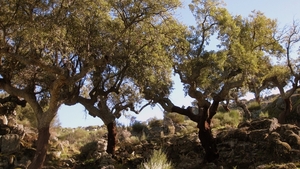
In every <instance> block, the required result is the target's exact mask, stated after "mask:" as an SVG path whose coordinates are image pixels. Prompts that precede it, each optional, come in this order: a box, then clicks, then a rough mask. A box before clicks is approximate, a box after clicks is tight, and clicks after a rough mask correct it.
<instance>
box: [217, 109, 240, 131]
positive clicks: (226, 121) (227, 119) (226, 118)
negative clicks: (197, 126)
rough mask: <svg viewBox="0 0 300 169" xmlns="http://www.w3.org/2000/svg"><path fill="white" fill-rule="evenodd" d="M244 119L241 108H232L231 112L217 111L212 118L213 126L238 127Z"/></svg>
mask: <svg viewBox="0 0 300 169" xmlns="http://www.w3.org/2000/svg"><path fill="white" fill-rule="evenodd" d="M241 120H242V118H241V115H240V112H239V110H231V111H230V112H225V113H223V112H217V114H216V115H215V116H214V117H213V119H212V125H213V128H222V127H227V126H231V127H236V126H237V125H238V124H239V123H240V121H241Z"/></svg>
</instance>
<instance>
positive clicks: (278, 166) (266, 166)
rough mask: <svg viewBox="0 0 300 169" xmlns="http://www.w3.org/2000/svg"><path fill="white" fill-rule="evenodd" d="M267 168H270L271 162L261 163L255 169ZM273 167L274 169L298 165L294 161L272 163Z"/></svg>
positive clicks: (295, 167)
mask: <svg viewBox="0 0 300 169" xmlns="http://www.w3.org/2000/svg"><path fill="white" fill-rule="evenodd" d="M265 168H270V164H263V165H259V166H257V167H256V168H255V169H265ZM272 168H274V169H297V166H296V165H295V164H294V163H287V164H272Z"/></svg>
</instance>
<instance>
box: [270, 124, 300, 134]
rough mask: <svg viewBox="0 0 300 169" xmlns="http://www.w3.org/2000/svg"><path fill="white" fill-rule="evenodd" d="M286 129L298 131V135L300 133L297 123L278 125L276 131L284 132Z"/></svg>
mask: <svg viewBox="0 0 300 169" xmlns="http://www.w3.org/2000/svg"><path fill="white" fill-rule="evenodd" d="M286 130H291V131H293V132H294V133H297V134H298V135H300V128H299V127H298V126H296V125H293V124H282V125H281V126H280V127H278V128H277V129H276V132H278V133H280V134H284V132H285V131H286Z"/></svg>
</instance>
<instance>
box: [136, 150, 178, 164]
mask: <svg viewBox="0 0 300 169" xmlns="http://www.w3.org/2000/svg"><path fill="white" fill-rule="evenodd" d="M172 168H173V166H172V163H171V162H169V161H168V158H167V155H166V154H165V153H164V152H163V151H162V150H161V149H159V150H154V151H153V154H152V155H151V157H150V159H149V160H148V161H146V162H144V163H142V164H141V165H140V166H139V167H138V169H172Z"/></svg>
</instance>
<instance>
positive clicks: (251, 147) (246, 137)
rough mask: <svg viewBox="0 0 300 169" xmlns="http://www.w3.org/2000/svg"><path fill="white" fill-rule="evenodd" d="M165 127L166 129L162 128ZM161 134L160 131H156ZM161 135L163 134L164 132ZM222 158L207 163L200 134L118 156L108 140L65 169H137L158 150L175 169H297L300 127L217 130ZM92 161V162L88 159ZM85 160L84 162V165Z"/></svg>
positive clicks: (263, 123) (269, 123)
mask: <svg viewBox="0 0 300 169" xmlns="http://www.w3.org/2000/svg"><path fill="white" fill-rule="evenodd" d="M161 128H163V127H161ZM152 132H153V133H160V132H159V131H158V129H156V130H155V131H152ZM161 132H163V131H162V130H161ZM214 132H215V134H216V140H217V143H218V149H219V152H220V158H219V160H218V161H216V162H215V163H204V161H203V157H204V150H203V148H202V147H201V143H200V142H199V139H198V136H197V133H191V134H189V135H176V134H172V135H167V136H158V135H156V136H155V135H153V134H151V131H150V134H149V136H148V137H147V139H145V140H142V141H140V142H135V143H133V144H130V145H129V144H127V145H126V144H125V145H124V147H119V148H118V151H117V154H116V156H115V157H111V156H110V155H108V154H106V153H105V150H104V149H103V147H104V146H105V144H106V143H105V141H98V142H94V143H91V144H93V145H92V146H87V147H93V148H90V149H88V151H84V153H82V156H81V157H80V158H81V161H80V160H79V159H77V160H76V159H73V160H71V159H70V160H64V161H62V163H61V164H62V166H61V167H62V168H77V169H80V168H91V169H92V168H95V169H96V168H101V169H105V168H124V169H125V168H130V169H131V168H136V167H137V166H138V165H139V164H141V163H142V162H144V161H145V160H146V159H147V158H149V156H150V155H151V152H152V151H153V150H154V149H160V148H162V149H163V150H164V151H165V152H166V153H167V155H168V157H169V160H170V161H171V162H172V163H173V165H174V167H175V168H178V169H179V168H180V169H199V168H204V169H205V168H223V169H227V168H228V169H232V168H249V169H252V168H253V169H255V168H257V169H262V168H278V169H279V168H282V169H283V168H286V169H290V168H297V166H298V167H299V166H300V165H299V164H300V136H299V133H300V128H299V127H297V126H295V125H291V124H285V125H280V124H278V122H277V119H276V118H273V119H259V120H253V121H250V122H243V123H241V124H240V125H239V126H238V127H237V128H227V129H222V130H215V131H214ZM87 159H92V160H90V161H89V160H87ZM83 161H84V162H83Z"/></svg>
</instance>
